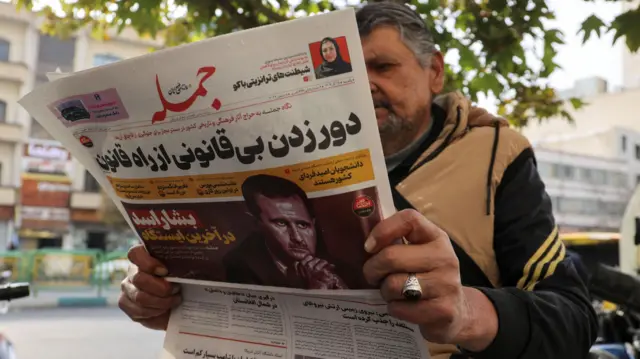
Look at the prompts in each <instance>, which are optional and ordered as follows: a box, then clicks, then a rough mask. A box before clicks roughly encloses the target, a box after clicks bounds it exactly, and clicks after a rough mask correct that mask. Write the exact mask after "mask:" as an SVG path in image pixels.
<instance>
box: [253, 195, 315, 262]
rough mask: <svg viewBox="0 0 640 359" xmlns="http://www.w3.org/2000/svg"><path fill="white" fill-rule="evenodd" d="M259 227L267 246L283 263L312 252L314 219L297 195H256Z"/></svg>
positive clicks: (299, 258) (297, 259)
mask: <svg viewBox="0 0 640 359" xmlns="http://www.w3.org/2000/svg"><path fill="white" fill-rule="evenodd" d="M257 204H258V206H259V207H260V218H259V221H258V223H259V227H260V230H261V231H262V233H263V234H264V235H265V239H266V242H267V246H268V247H269V249H270V250H271V251H272V252H273V254H274V255H275V256H276V257H278V259H280V260H281V261H283V262H284V263H285V264H291V263H293V262H296V261H301V260H303V259H304V258H305V257H306V256H308V255H312V256H315V253H316V231H315V226H314V219H313V218H311V215H310V214H309V211H308V210H307V208H306V207H305V205H304V202H303V201H302V199H301V198H300V197H298V196H291V197H283V198H267V197H265V196H263V195H258V197H257Z"/></svg>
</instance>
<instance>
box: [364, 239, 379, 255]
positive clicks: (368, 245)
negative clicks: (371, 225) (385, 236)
mask: <svg viewBox="0 0 640 359" xmlns="http://www.w3.org/2000/svg"><path fill="white" fill-rule="evenodd" d="M375 246H376V240H375V238H373V237H371V236H369V237H368V238H367V240H366V242H364V250H365V251H367V252H369V253H371V251H372V250H373V248H375Z"/></svg>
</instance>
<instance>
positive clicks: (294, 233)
mask: <svg viewBox="0 0 640 359" xmlns="http://www.w3.org/2000/svg"><path fill="white" fill-rule="evenodd" d="M289 238H290V239H291V240H292V241H293V242H296V243H300V242H302V236H301V235H300V232H299V231H298V228H296V226H291V227H289Z"/></svg>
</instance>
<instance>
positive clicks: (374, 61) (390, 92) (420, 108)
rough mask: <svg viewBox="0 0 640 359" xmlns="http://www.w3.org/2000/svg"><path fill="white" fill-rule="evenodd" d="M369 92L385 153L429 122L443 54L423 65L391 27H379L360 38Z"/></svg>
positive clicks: (410, 138)
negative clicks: (425, 65)
mask: <svg viewBox="0 0 640 359" xmlns="http://www.w3.org/2000/svg"><path fill="white" fill-rule="evenodd" d="M362 48H363V51H364V58H365V62H366V64H367V73H368V75H369V84H370V87H371V96H372V97H373V102H374V105H375V109H376V118H377V120H378V128H379V130H380V136H381V139H382V147H383V150H384V154H385V156H389V155H392V154H394V153H396V152H398V151H400V150H401V149H403V148H404V147H405V146H407V145H408V144H410V143H411V142H412V141H413V140H414V139H416V138H417V137H419V136H420V134H422V133H423V132H424V131H425V130H426V129H427V128H428V126H429V122H430V115H431V100H432V94H437V93H439V92H440V91H442V87H443V77H444V61H443V59H442V54H440V53H436V54H434V55H432V56H431V65H430V66H427V67H423V66H422V65H421V64H420V62H418V59H417V58H416V55H415V54H414V52H413V51H412V50H411V49H410V48H408V47H407V46H406V45H405V43H404V42H403V41H402V39H401V37H400V33H399V32H398V30H396V29H395V28H393V27H387V26H384V27H379V28H377V29H375V30H373V31H372V32H371V34H369V35H368V36H366V37H363V38H362Z"/></svg>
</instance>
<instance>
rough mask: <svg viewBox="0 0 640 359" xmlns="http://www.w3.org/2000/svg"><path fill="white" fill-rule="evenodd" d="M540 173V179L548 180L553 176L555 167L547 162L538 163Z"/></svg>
mask: <svg viewBox="0 0 640 359" xmlns="http://www.w3.org/2000/svg"><path fill="white" fill-rule="evenodd" d="M538 173H539V174H540V177H542V178H547V177H551V176H552V175H553V167H552V165H551V164H550V163H547V162H538Z"/></svg>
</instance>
